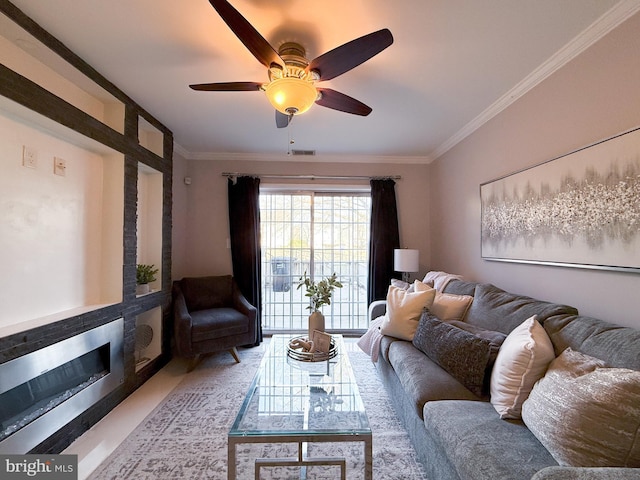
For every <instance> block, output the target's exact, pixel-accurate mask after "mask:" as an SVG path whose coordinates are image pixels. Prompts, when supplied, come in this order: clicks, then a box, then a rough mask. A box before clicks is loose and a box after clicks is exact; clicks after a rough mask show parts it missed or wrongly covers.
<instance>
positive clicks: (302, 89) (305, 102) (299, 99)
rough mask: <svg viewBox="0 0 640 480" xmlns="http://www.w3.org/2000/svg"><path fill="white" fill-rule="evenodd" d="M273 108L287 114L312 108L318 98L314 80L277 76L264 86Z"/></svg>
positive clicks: (296, 113) (297, 113)
mask: <svg viewBox="0 0 640 480" xmlns="http://www.w3.org/2000/svg"><path fill="white" fill-rule="evenodd" d="M264 92H265V94H266V95H267V98H268V99H269V102H271V105H273V108H275V109H276V110H278V111H279V112H280V113H284V114H285V115H299V114H301V113H304V112H306V111H307V110H309V109H310V108H311V105H313V103H314V102H315V101H316V99H317V98H318V90H316V87H315V86H314V85H313V83H312V82H310V81H308V80H304V79H301V78H296V77H284V78H276V79H274V80H272V81H271V82H269V83H268V84H267V85H265V87H264Z"/></svg>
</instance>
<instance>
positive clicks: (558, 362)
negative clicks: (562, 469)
mask: <svg viewBox="0 0 640 480" xmlns="http://www.w3.org/2000/svg"><path fill="white" fill-rule="evenodd" d="M639 399H640V372H638V371H636V370H630V369H625V368H605V367H604V362H603V361H601V360H599V359H597V358H594V357H590V356H588V355H585V354H582V353H580V352H576V351H574V350H572V349H571V348H567V349H566V350H565V351H564V352H563V353H562V354H560V355H559V356H558V357H557V358H556V359H555V360H553V361H552V362H551V364H550V365H549V369H548V370H547V373H546V374H545V376H544V377H543V378H542V379H540V380H539V381H538V383H536V385H535V386H534V387H533V390H532V391H531V393H530V394H529V398H528V399H527V400H526V401H525V402H524V405H523V407H522V419H523V420H524V423H525V424H526V425H527V427H528V428H529V430H531V432H532V433H533V434H534V435H535V436H536V438H537V439H538V440H539V441H540V443H542V444H543V445H544V446H545V448H546V449H547V450H549V453H551V455H553V457H554V458H555V459H556V461H557V462H558V463H559V464H560V465H565V466H573V467H634V468H637V467H640V438H639V435H640V401H639Z"/></svg>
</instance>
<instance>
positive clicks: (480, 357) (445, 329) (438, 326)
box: [413, 311, 501, 397]
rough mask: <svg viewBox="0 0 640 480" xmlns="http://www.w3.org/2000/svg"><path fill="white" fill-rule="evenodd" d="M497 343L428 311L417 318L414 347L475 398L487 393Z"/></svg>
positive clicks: (498, 345) (498, 347) (496, 352)
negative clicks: (444, 320) (418, 319)
mask: <svg viewBox="0 0 640 480" xmlns="http://www.w3.org/2000/svg"><path fill="white" fill-rule="evenodd" d="M500 343H501V342H499V341H498V342H496V341H492V340H491V339H490V338H487V337H484V338H483V337H481V336H479V335H476V334H474V333H471V332H468V331H466V330H463V329H461V328H459V327H457V326H455V325H452V324H450V323H447V322H443V321H441V320H440V319H438V318H437V317H436V316H435V315H433V314H432V313H431V312H429V311H425V312H424V313H423V314H422V316H421V317H420V321H419V322H418V328H417V330H416V333H415V336H414V338H413V344H414V345H415V347H416V348H418V349H419V350H421V351H422V352H424V353H425V354H426V355H427V356H428V357H429V358H430V359H431V360H433V361H434V362H436V363H437V364H438V365H440V366H441V367H442V368H443V369H445V370H446V371H447V372H448V373H449V374H450V375H451V376H453V377H454V378H455V379H456V380H458V381H459V382H460V383H461V384H463V385H464V386H465V387H467V388H468V389H469V390H470V391H471V392H473V393H474V394H475V395H477V396H478V397H485V396H486V395H487V393H488V383H487V379H488V378H489V375H490V370H491V367H492V365H493V362H494V361H495V358H496V356H497V354H498V350H499V349H500Z"/></svg>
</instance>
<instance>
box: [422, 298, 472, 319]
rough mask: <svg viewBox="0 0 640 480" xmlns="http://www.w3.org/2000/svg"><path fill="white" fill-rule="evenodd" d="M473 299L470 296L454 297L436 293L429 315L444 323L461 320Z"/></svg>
mask: <svg viewBox="0 0 640 480" xmlns="http://www.w3.org/2000/svg"><path fill="white" fill-rule="evenodd" d="M472 301H473V297H472V296H471V295H456V294H455V293H440V292H436V296H435V298H434V299H433V305H431V308H429V310H431V313H433V314H434V315H435V316H436V317H438V318H439V319H440V320H442V321H444V322H450V321H453V320H458V321H459V320H463V319H464V317H465V315H466V314H467V311H468V310H469V307H470V306H471V302H472Z"/></svg>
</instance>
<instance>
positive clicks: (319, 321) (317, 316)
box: [309, 312, 324, 340]
mask: <svg viewBox="0 0 640 480" xmlns="http://www.w3.org/2000/svg"><path fill="white" fill-rule="evenodd" d="M314 330H319V331H321V332H324V315H322V313H320V312H313V313H312V314H311V315H309V340H311V338H312V336H313V331H314Z"/></svg>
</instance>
